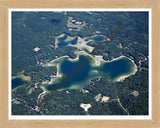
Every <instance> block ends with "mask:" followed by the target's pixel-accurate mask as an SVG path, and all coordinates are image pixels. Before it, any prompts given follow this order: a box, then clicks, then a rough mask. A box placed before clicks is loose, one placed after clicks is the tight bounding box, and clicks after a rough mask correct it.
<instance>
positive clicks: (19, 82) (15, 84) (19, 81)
mask: <svg viewBox="0 0 160 128" xmlns="http://www.w3.org/2000/svg"><path fill="white" fill-rule="evenodd" d="M25 83H27V82H26V81H23V80H22V79H21V78H14V79H12V89H14V88H16V87H18V86H20V85H23V84H25Z"/></svg>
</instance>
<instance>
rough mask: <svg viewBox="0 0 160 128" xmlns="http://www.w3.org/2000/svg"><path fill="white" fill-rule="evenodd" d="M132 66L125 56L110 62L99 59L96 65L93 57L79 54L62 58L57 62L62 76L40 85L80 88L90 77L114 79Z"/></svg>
mask: <svg viewBox="0 0 160 128" xmlns="http://www.w3.org/2000/svg"><path fill="white" fill-rule="evenodd" d="M134 68H135V65H134V63H133V62H132V61H131V60H129V59H128V58H126V57H122V58H119V59H117V60H114V61H111V62H106V61H101V64H100V65H96V64H95V60H94V59H93V58H91V57H89V56H87V57H86V56H85V55H80V56H79V59H78V60H71V59H69V58H64V60H63V61H62V62H61V63H60V64H59V73H60V74H62V77H59V78H55V79H54V82H52V83H51V84H43V85H42V86H43V87H45V88H46V90H57V89H68V88H70V89H81V88H84V87H85V85H88V84H89V82H90V80H91V79H94V78H97V77H105V78H109V79H111V80H115V79H117V78H118V77H119V76H121V75H129V74H131V73H132V72H133V70H134Z"/></svg>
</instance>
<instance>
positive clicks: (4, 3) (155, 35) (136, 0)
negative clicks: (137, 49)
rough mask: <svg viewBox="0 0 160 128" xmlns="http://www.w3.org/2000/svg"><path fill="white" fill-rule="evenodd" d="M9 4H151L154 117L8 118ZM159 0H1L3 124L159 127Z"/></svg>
mask: <svg viewBox="0 0 160 128" xmlns="http://www.w3.org/2000/svg"><path fill="white" fill-rule="evenodd" d="M9 8H151V9H152V119H151V120H74V121H73V120H9V119H8V84H9V83H8V73H9V72H8V71H9V70H8V64H9V63H8V57H9V54H8V46H9V38H8V36H9V33H8V32H9V31H8V27H9V26H8V20H9V17H8V9H9ZM159 34H160V1H159V0H141V1H140V0H115V1H111V0H105V1H104V0H90V1H86V0H68V1H67V0H52V1H51V0H0V86H1V88H0V101H1V102H0V128H10V127H13V128H14V127H16V128H22V127H23V128H27V127H30V128H32V127H47V128H50V127H76V128H81V127H87V128H90V127H102V128H103V127H105V128H106V127H109V128H110V127H112V128H117V127H118V128H123V127H126V128H128V127H131V128H138V127H140V128H143V127H144V128H158V127H160V118H159V116H160V86H159V85H160V79H158V78H159V77H160V74H159V72H160V66H159V65H158V64H159V63H160V59H159V56H158V55H160V50H158V48H159V46H160V45H159V42H160V36H159Z"/></svg>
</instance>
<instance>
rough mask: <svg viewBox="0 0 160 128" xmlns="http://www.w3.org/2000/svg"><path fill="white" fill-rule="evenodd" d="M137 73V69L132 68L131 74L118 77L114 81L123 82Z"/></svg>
mask: <svg viewBox="0 0 160 128" xmlns="http://www.w3.org/2000/svg"><path fill="white" fill-rule="evenodd" d="M136 72H137V67H135V68H134V70H133V72H132V73H131V74H130V75H122V76H120V77H118V79H117V80H116V81H117V82H119V81H123V80H125V79H126V78H127V77H129V76H131V75H135V74H136Z"/></svg>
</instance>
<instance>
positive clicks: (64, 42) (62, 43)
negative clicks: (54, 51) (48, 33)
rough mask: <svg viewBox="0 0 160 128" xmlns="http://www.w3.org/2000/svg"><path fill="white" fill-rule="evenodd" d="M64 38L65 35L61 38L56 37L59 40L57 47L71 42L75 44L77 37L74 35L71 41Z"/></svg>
mask: <svg viewBox="0 0 160 128" xmlns="http://www.w3.org/2000/svg"><path fill="white" fill-rule="evenodd" d="M65 39H67V36H66V35H65V36H64V37H61V38H59V39H58V41H59V43H58V46H59V47H61V46H67V45H68V44H72V45H75V44H77V40H78V37H76V38H75V39H73V40H71V41H65Z"/></svg>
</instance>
